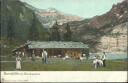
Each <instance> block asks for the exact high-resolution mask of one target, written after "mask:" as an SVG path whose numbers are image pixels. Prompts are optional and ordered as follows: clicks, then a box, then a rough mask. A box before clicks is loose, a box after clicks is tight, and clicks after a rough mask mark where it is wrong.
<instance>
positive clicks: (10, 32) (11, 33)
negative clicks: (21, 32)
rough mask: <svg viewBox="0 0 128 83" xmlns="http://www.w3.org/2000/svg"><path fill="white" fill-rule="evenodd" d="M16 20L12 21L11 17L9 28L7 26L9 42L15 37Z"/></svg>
mask: <svg viewBox="0 0 128 83" xmlns="http://www.w3.org/2000/svg"><path fill="white" fill-rule="evenodd" d="M14 20H15V19H12V18H11V17H10V18H9V20H8V26H7V39H8V40H12V39H14V37H15V32H14V28H15V26H14V25H15V24H14V23H15V21H14Z"/></svg>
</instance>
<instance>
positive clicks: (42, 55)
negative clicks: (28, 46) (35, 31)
mask: <svg viewBox="0 0 128 83" xmlns="http://www.w3.org/2000/svg"><path fill="white" fill-rule="evenodd" d="M42 63H44V51H42Z"/></svg>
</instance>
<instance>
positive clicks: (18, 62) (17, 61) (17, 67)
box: [16, 56, 21, 70]
mask: <svg viewBox="0 0 128 83" xmlns="http://www.w3.org/2000/svg"><path fill="white" fill-rule="evenodd" d="M16 69H17V70H21V58H20V56H16Z"/></svg>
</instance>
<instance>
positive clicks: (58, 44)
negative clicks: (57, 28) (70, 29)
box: [28, 41, 88, 49]
mask: <svg viewBox="0 0 128 83" xmlns="http://www.w3.org/2000/svg"><path fill="white" fill-rule="evenodd" d="M28 48H29V49H33V48H88V45H86V44H84V43H82V42H72V41H70V42H65V41H43V42H37V41H29V45H28Z"/></svg>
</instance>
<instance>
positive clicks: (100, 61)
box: [93, 52, 106, 68]
mask: <svg viewBox="0 0 128 83" xmlns="http://www.w3.org/2000/svg"><path fill="white" fill-rule="evenodd" d="M93 65H94V67H95V68H98V67H100V66H103V67H106V54H105V52H103V53H102V54H101V55H100V56H95V57H94V60H93Z"/></svg>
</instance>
